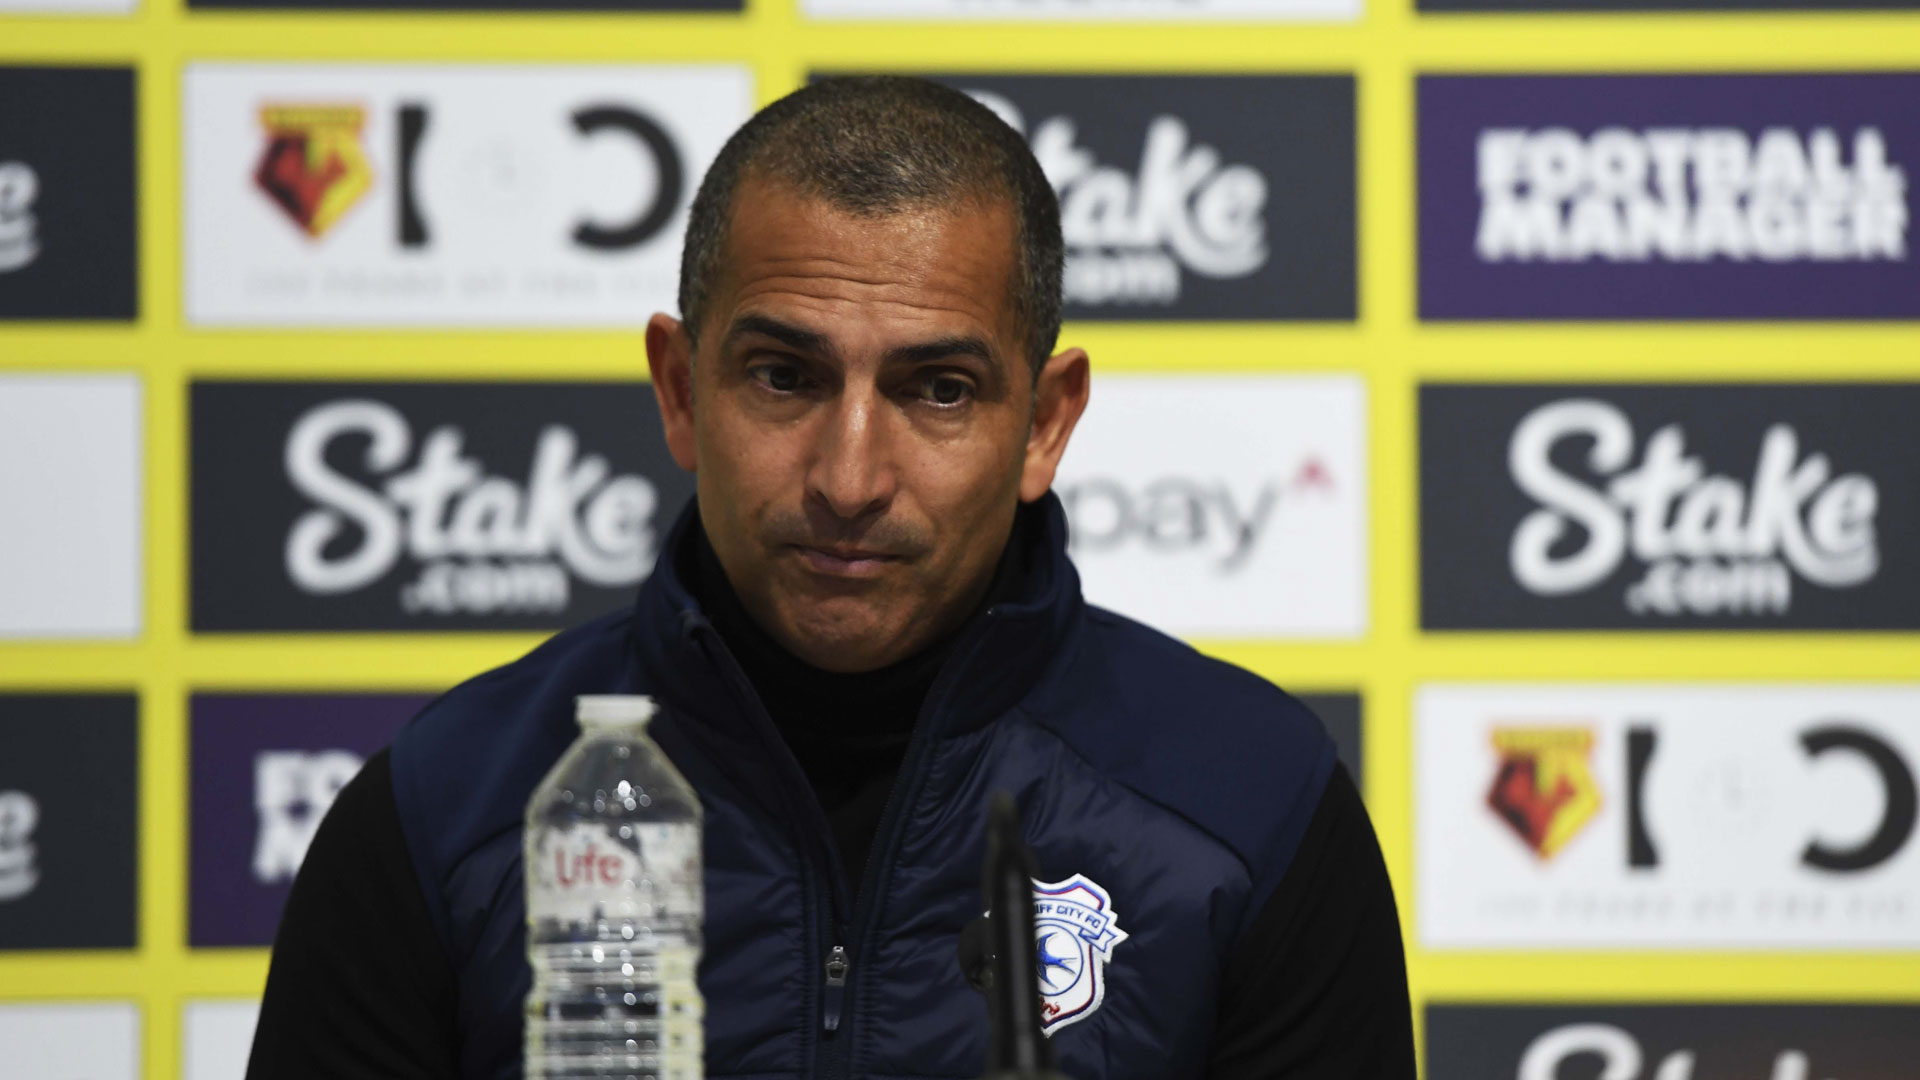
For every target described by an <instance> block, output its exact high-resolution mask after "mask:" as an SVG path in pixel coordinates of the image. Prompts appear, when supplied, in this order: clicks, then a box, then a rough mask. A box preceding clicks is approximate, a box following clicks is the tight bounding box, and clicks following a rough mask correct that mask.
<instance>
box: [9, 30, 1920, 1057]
mask: <svg viewBox="0 0 1920 1080" xmlns="http://www.w3.org/2000/svg"><path fill="white" fill-rule="evenodd" d="M1916 7H1920V0H1848V2H1844V3H1835V2H1831V0H1744V2H1742V0H451V2H439V0H413V2H412V3H410V4H409V3H405V2H392V0H296V2H286V0H185V2H183V0H0V1075H3V1076H7V1077H15V1076H18V1077H49V1076H60V1077H84V1078H87V1080H122V1078H131V1077H143V1078H146V1080H171V1078H175V1077H186V1078H190V1080H222V1078H237V1077H238V1076H239V1075H240V1073H241V1070H242V1068H243V1063H244V1058H245V1052H246V1044H247V1040H248V1038H249V1034H250V1031H251V1027H252V1023H253V1010H254V1007H255V1002H256V1001H257V998H258V994H259V991H260V988H261V984H262V979H263V976H264V973H265V970H266V963H267V954H266V945H267V943H268V942H269V940H270V938H271V935H272V932H273V927H274V925H275V922H276V920H277V918H278V914H279V910H280V907H281V904H282V903H283V901H284V899H285V897H286V894H287V889H288V886H289V883H290V882H291V880H292V878H293V875H294V873H295V871H296V870H297V868H298V866H299V863H300V860H301V858H302V856H303V854H304V852H305V850H306V845H307V842H308V840H309V839H310V838H311V836H312V834H313V831H314V828H315V826H316V824H317V822H318V819H319V817H320V815H321V814H322V813H323V811H324V808H325V807H326V806H327V804H328V803H329V801H330V800H331V799H332V797H333V795H334V794H335V793H336V792H337V791H338V790H339V788H340V787H341V785H342V784H344V783H345V782H346V781H347V779H348V778H349V777H351V776H352V775H353V773H354V772H355V771H356V770H357V769H358V768H359V767H360V764H361V762H362V761H363V760H364V759H365V757H366V756H367V755H368V754H370V753H371V752H373V751H374V750H375V749H377V748H378V747H380V746H381V745H383V744H384V743H385V742H386V741H387V740H388V739H390V738H391V736H392V733H393V732H394V731H395V730H396V729H397V728H398V726H399V725H401V724H402V723H404V722H405V721H406V719H407V717H409V716H410V715H411V714H412V713H413V712H414V711H415V710H416V709H417V708H418V707H419V706H420V705H421V704H422V703H423V702H425V701H426V700H428V699H429V698H430V697H431V696H432V695H433V694H435V693H437V692H438V691H440V690H441V689H443V688H445V687H447V686H449V685H450V684H452V683H454V682H456V681H458V680H460V679H462V678H464V677H466V676H469V675H471V674H473V673H475V672H478V671H480V670H483V669H485V668H487V667H490V666H492V665H495V664H498V663H501V662H504V661H506V660H508V659H511V658H512V657H514V656H516V655H519V654H520V653H522V652H524V651H526V650H527V649H528V648H530V647H532V646H533V645H534V644H535V643H536V642H538V641H539V640H540V639H541V638H542V637H543V636H544V635H545V634H547V633H549V632H551V631H552V630H553V629H555V628H558V627H560V626H563V625H566V624H569V623H573V622H577V621H579V620H581V619H584V618H587V617H589V616H591V615H593V614H596V613H598V612H601V611H604V610H607V609H609V608H610V607H613V606H615V605H618V604H621V603H623V602H625V598H626V597H628V596H629V595H630V594H631V593H632V590H633V589H634V587H635V586H636V585H637V584H638V583H639V581H640V580H641V579H642V577H643V576H644V575H645V573H646V572H647V570H648V568H649V567H650V565H651V564H652V561H653V559H654V556H655V554H656V551H657V547H658V544H659V542H660V538H661V536H662V533H663V530H664V527H665V525H666V523H667V522H668V520H669V519H670V517H671V515H672V514H673V513H674V511H675V510H676V509H677V508H678V507H679V506H680V505H681V504H682V502H683V501H684V500H685V499H686V498H687V496H688V494H689V491H690V488H691V485H690V482H689V480H688V478H687V477H686V476H684V475H682V474H680V473H679V472H678V471H676V470H675V468H674V467H673V465H672V463H671V462H670V461H669V460H668V458H667V456H666V454H665V452H664V450H663V448H662V447H661V445H660V439H659V420H658V416H657V414H656V412H655V411H654V406H653V404H652V401H651V395H650V393H649V391H648V388H647V387H646V386H645V384H644V382H642V381H641V379H642V375H643V371H644V357H643V353H642V342H641V333H640V331H641V328H642V326H643V324H644V321H645V319H646V318H647V316H648V314H649V313H650V312H652V311H653V310H655V309H667V310H671V309H672V297H673V289H674V278H675V270H676V265H677V259H678V245H679V235H680V232H681V229H682V227H683V224H684V220H685V212H686V206H687V204H688V202H689V200H690V198H691V195H692V192H693V190H694V189H695V187H696V185H697V184H698V181H699V178H700V176H701V175H702V172H703V170H704V169H705V167H706V165H707V164H708V162H709V161H711V159H712V158H713V156H714V154H715V153H716V152H717V151H718V149H719V147H720V145H721V143H722V141H723V140H724V138H725V137H726V135H727V133H728V132H729V131H730V130H731V129H732V128H733V127H734V126H735V125H737V124H738V123H740V122H741V120H743V119H744V118H745V117H746V116H747V115H749V114H750V112H751V111H752V110H753V109H754V108H755V107H756V106H757V105H758V104H761V103H764V102H766V101H769V100H772V99H773V98H775V97H778V96H779V95H781V94H783V93H786V92H787V91H789V90H791V89H793V88H795V87H797V86H799V85H802V84H803V83H804V82H805V81H807V80H808V79H811V78H815V77H818V76H820V75H822V74H830V73H838V72H860V71H882V70H884V71H901V72H912V73H918V74H925V75H929V76H932V77H936V78H939V79H941V80H944V81H947V82H949V83H951V84H953V85H955V86H958V87H961V88H963V89H965V90H967V91H969V92H971V93H973V94H975V95H976V96H977V97H979V98H980V99H981V100H983V101H985V102H986V103H988V104H989V105H991V106H992V107H993V108H995V109H996V110H998V111H999V112H1000V113H1001V115H1003V116H1004V117H1006V118H1007V120H1008V121H1009V122H1010V123H1012V124H1014V125H1015V126H1016V127H1017V128H1019V129H1020V130H1021V131H1022V132H1023V133H1024V134H1025V135H1026V136H1027V137H1028V138H1029V139H1030V140H1031V142H1032V144H1033V146H1034V149H1035V152H1036V154H1037V155H1038V156H1039V157H1040V159H1041V162H1042V164H1043V165H1044V166H1045V168H1046V170H1047V173H1048V175H1049V177H1050V178H1051V179H1052V180H1053V182H1054V183H1055V185H1056V186H1057V187H1058V189H1059V192H1060V196H1061V200H1062V207H1063V218H1064V226H1065V230H1066V239H1067V245H1068V248H1069V252H1070V254H1069V264H1068V270H1067V277H1066V288H1067V312H1068V316H1069V323H1068V326H1067V329H1066V333H1065V340H1066V341H1067V342H1069V343H1072V344H1079V345H1084V346H1086V347H1087V348H1088V349H1089V350H1090V351H1091V353H1092V355H1093V357H1094V364H1095V370H1096V380H1095V384H1094V385H1095V389H1094V400H1093V406H1092V409H1091V411H1090V412H1089V413H1088V415H1087V418H1086V421H1085V423H1084V424H1083V426H1082V428H1081V430H1080V431H1079V433H1078V434H1077V435H1076V437H1075V440H1074V443H1073V447H1072V449H1071V451H1070V452H1069V453H1068V456H1067V458H1066V461H1065V464H1064V466H1063V467H1062V470H1061V475H1060V478H1059V481H1058V483H1057V485H1056V487H1057V490H1058V491H1059V493H1060V495H1061V497H1062V498H1063V499H1064V501H1065V503H1066V505H1067V508H1068V512H1069V514H1070V516H1071V519H1072V525H1073V533H1074V541H1073V543H1074V555H1075V557H1076V558H1077V559H1078V560H1079V563H1080V565H1081V567H1082V569H1083V573H1084V577H1085V583H1086V589H1087V592H1088V594H1089V595H1090V597H1091V598H1092V599H1093V600H1095V601H1096V602H1099V603H1103V604H1106V605H1108V606H1111V607H1114V608H1117V609H1119V610H1121V611H1124V612H1127V613H1130V614H1133V615H1136V616H1139V617H1141V618H1144V619H1146V620H1148V621H1151V622H1153V623H1155V624H1157V625H1160V626H1163V627H1165V628H1167V629H1169V630H1171V631H1173V632H1175V633H1178V634H1180V635H1182V636H1184V637H1186V638H1188V639H1190V640H1192V641H1194V642H1195V643H1196V644H1197V645H1198V646H1199V647H1201V648H1203V649H1205V650H1207V651H1209V652H1212V653H1215V654H1217V655H1220V656H1223V657H1225V658H1227V659H1229V660H1232V661H1234V662H1237V663H1240V664H1244V665H1246V666H1248V667H1251V668H1252V669H1254V670H1255V671H1258V672H1260V673H1261V674H1263V675H1266V676H1268V677H1269V678H1272V679H1274V680H1275V681H1277V682H1280V683H1281V684H1283V685H1285V686H1288V687H1290V688H1293V689H1294V690H1296V691H1297V692H1300V693H1301V694H1303V695H1304V696H1306V697H1307V699H1308V701H1309V702H1310V704H1312V705H1313V707H1314V708H1315V709H1316V710H1317V711H1318V712H1319V713H1320V714H1321V715H1322V717H1323V718H1325V720H1326V721H1327V723H1328V726H1329V728H1330V729H1331V730H1332V731H1333V732H1334V733H1335V735H1336V738H1337V739H1338V740H1339V741H1340V744H1341V749H1342V753H1343V756H1345V757H1346V758H1347V759H1348V761H1349V764H1350V765H1351V767H1352V768H1353V769H1354V770H1355V771H1356V773H1357V774H1359V775H1361V776H1362V777H1363V779H1364V789H1365V794H1366V798H1367V801H1368V804H1369V806H1370V807H1371V809H1372V811H1373V815H1374V820H1375V823H1376V826H1377V828H1378V830H1379V833H1380V837H1381V841H1382V844H1383V846H1384V848H1385V853H1386V857H1387V861H1388V865H1389V867H1390V869H1391V871H1392V873H1393V878H1394V882H1395V886H1396V889H1397V891H1398V895H1399V898H1400V903H1401V910H1402V913H1403V919H1404V926H1405V931H1406V938H1407V943H1408V949H1409V968H1410V975H1411V979H1412V989H1413V995H1414V1000H1415V1005H1416V1015H1417V1018H1418V1020H1419V1027H1420V1036H1421V1045H1422V1055H1423V1067H1424V1069H1425V1071H1426V1075H1427V1076H1428V1077H1429V1078H1431V1080H1482V1078H1488V1077H1503V1076H1512V1077H1515V1078H1516V1080H1576V1078H1579V1077H1592V1076H1595V1075H1599V1074H1600V1073H1601V1072H1602V1071H1603V1070H1604V1075H1606V1076H1607V1077H1610V1078H1614V1080H1653V1078H1654V1077H1656V1076H1658V1077H1660V1078H1662V1080H1682V1078H1697V1080H1753V1078H1759V1077H1770V1078H1772V1080H1814V1078H1819V1080H1895V1078H1897V1077H1911V1076H1913V1075H1914V1071H1913V1070H1914V1068H1915V1066H1914V1062H1915V1060H1916V1057H1920V1046H1916V1044H1915V1042H1914V1039H1915V1032H1916V1031H1920V840H1917V839H1916V838H1915V837H1914V833H1915V831H1916V784H1915V778H1916V774H1917V773H1920V335H1917V334H1916V332H1915V327H1914V324H1913V320H1914V319H1915V318H1916V317H1920V257H1916V255H1915V253H1914V240H1915V236H1914V231H1913V220H1912V219H1913V216H1914V213H1913V208H1914V199H1913V193H1912V192H1911V191H1910V173H1911V170H1913V169H1915V168H1916V167H1920V11H1916V10H1914V9H1915V8H1916ZM1846 9H1856V10H1846ZM1857 9H1874V10H1857ZM1167 721H1168V723H1169V724H1174V725H1177V724H1178V723H1179V717H1177V716H1170V717H1168V718H1167ZM1117 899H1120V898H1117ZM1120 902H1121V903H1123V904H1124V899H1120ZM1563 1066H1564V1067H1563Z"/></svg>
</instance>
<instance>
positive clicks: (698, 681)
mask: <svg viewBox="0 0 1920 1080" xmlns="http://www.w3.org/2000/svg"><path fill="white" fill-rule="evenodd" d="M1019 512H1020V514H1021V515H1022V516H1023V517H1024V518H1026V521H1025V522H1024V524H1025V526H1026V527H1024V528H1016V529H1014V532H1013V541H1012V542H1014V543H1024V544H1026V545H1027V550H1026V551H1025V552H1024V555H1025V558H1026V559H1027V565H1028V573H1027V574H1026V577H1025V584H1024V587H1023V589H1022V590H1021V592H1020V594H1019V596H1018V597H1017V598H1016V599H1014V600H1012V601H1004V602H1001V603H998V604H995V605H993V606H992V607H990V608H989V609H988V610H987V612H986V613H985V615H983V616H982V617H981V618H980V619H978V620H976V621H975V622H974V623H973V624H971V625H970V626H969V627H967V628H966V629H964V630H962V631H961V640H960V641H958V642H957V643H956V645H955V648H954V650H953V654H952V655H951V656H950V657H949V658H948V660H947V662H946V665H945V666H944V667H943V668H942V669H941V671H940V674H939V675H938V676H937V677H936V678H935V679H934V684H933V689H932V690H931V691H930V692H929V694H928V702H927V705H926V706H923V710H922V715H923V716H927V717H931V718H933V721H934V722H935V723H937V724H938V725H939V728H940V731H941V732H942V733H946V734H956V733H959V732H962V731H968V730H972V729H975V728H978V727H980V726H983V725H985V724H987V723H989V722H990V721H992V720H993V719H994V718H995V717H997V716H999V715H1000V714H1002V713H1004V712H1006V711H1007V710H1008V709H1010V708H1012V707H1013V706H1014V705H1015V704H1017V703H1018V702H1019V701H1020V700H1021V699H1022V698H1024V697H1026V696H1027V694H1028V693H1029V692H1030V691H1031V690H1032V689H1033V688H1034V686H1035V685H1036V684H1037V683H1038V682H1039V680H1040V677H1041V676H1042V675H1043V674H1044V673H1045V671H1046V669H1047V667H1048V665H1049V664H1050V663H1051V662H1052V660H1053V658H1054V656H1055V654H1057V653H1058V652H1059V651H1060V650H1061V649H1062V647H1063V646H1064V645H1065V644H1066V642H1067V640H1068V638H1069V636H1070V635H1071V634H1072V632H1073V629H1074V626H1075V624H1076V622H1077V620H1078V619H1079V617H1080V615H1081V614H1082V612H1083V610H1084V607H1085V604H1084V601H1083V600H1082V599H1081V596H1080V576H1079V574H1078V573H1076V572H1075V570H1074V568H1073V562H1072V560H1070V559H1069V558H1068V557H1067V518H1066V511H1065V509H1064V508H1063V507H1062V506H1061V504H1060V500H1059V498H1058V497H1057V496H1055V495H1054V494H1053V492H1051V491H1049V492H1048V493H1047V494H1046V495H1045V496H1043V497H1042V498H1041V499H1040V500H1039V501H1038V502H1036V503H1034V504H1032V505H1028V506H1022V507H1021V508H1020V511H1019ZM698 513H699V508H698V505H697V504H696V502H695V501H694V500H691V499H689V500H688V501H687V505H686V507H685V508H684V509H682V510H681V512H680V516H679V518H678V519H676V520H675V522H674V524H673V527H672V528H671V529H670V530H669V531H668V533H667V536H666V540H665V542H664V543H663V544H662V545H661V547H660V556H659V559H658V560H657V561H656V563H655V564H654V569H653V574H652V576H650V577H649V578H648V579H647V581H646V583H645V584H643V585H642V586H641V587H640V595H639V597H638V598H637V600H636V601H635V606H634V619H633V644H634V648H635V650H636V652H637V654H638V657H639V660H640V663H641V667H642V669H643V670H644V671H645V673H646V677H647V682H648V683H649V684H650V685H651V687H652V690H653V693H654V694H655V695H656V696H657V697H659V698H660V699H661V701H662V703H663V704H665V705H666V706H667V707H668V708H669V709H674V710H677V711H681V712H687V713H691V714H694V715H698V716H701V717H703V718H708V719H710V720H711V721H712V722H715V723H720V724H725V725H727V726H728V727H729V729H730V730H729V732H728V733H729V734H732V735H735V736H738V737H743V738H744V737H748V736H749V735H750V734H751V731H752V729H751V727H750V726H749V725H747V724H746V723H745V722H744V721H745V718H744V717H741V716H739V712H740V709H739V708H738V707H737V705H736V702H737V700H738V697H739V694H740V693H742V692H743V691H744V692H747V693H751V690H750V689H749V688H746V687H742V686H740V685H738V682H739V681H740V680H737V679H735V678H734V677H733V675H732V672H733V671H734V669H735V668H734V664H733V662H732V658H731V657H730V656H727V655H724V654H725V651H726V646H725V645H724V643H722V642H721V641H720V635H719V634H718V633H717V632H715V631H714V629H713V625H712V623H711V622H710V621H709V620H708V618H707V615H706V613H705V612H704V611H702V610H701V608H700V603H699V601H698V600H696V599H695V598H694V596H693V593H692V591H691V590H690V589H689V588H688V586H687V583H686V582H685V581H684V580H683V579H682V577H681V574H680V572H679V567H680V566H681V565H683V563H682V559H683V558H684V557H685V556H687V555H689V554H690V550H689V549H690V546H691V545H692V544H693V543H694V524H695V521H696V515H697V514H698Z"/></svg>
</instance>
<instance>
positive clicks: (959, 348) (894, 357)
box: [886, 334, 994, 364]
mask: <svg viewBox="0 0 1920 1080" xmlns="http://www.w3.org/2000/svg"><path fill="white" fill-rule="evenodd" d="M949 356H971V357H973V358H975V359H977V360H984V361H986V362H987V363H989V364H991V363H993V361H994V356H993V349H992V348H991V347H989V346H988V345H987V343H986V342H985V341H983V340H981V339H980V338H977V337H971V336H969V335H966V334H958V335H955V336H953V337H943V338H936V339H934V340H933V341H923V342H920V343H918V344H915V345H901V346H898V347H897V348H892V349H888V350H887V358H886V362H887V363H889V364H924V363H928V362H930V361H933V360H944V359H946V358H947V357H949Z"/></svg>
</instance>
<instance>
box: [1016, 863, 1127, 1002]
mask: <svg viewBox="0 0 1920 1080" xmlns="http://www.w3.org/2000/svg"><path fill="white" fill-rule="evenodd" d="M1033 929H1034V938H1035V945H1036V947H1037V948H1038V950H1039V972H1040V1029H1041V1030H1042V1031H1045V1032H1046V1033H1047V1034H1048V1035H1052V1034H1053V1033H1054V1032H1055V1031H1057V1030H1058V1029H1060V1028H1063V1027H1066V1026H1067V1025H1068V1024H1071V1023H1073V1022H1074V1021H1076V1020H1084V1019H1086V1018H1087V1017H1089V1016H1092V1015H1093V1013H1094V1011H1095V1010H1097V1009H1099V1008H1100V1002H1101V1001H1102V1000H1104V999H1105V998H1106V994H1107V971H1106V968H1107V963H1108V961H1110V960H1112V959H1113V950H1114V947H1115V946H1117V945H1119V944H1120V943H1121V942H1123V941H1125V940H1127V932H1126V931H1125V930H1122V929H1120V924H1119V921H1118V919H1117V917H1116V916H1115V914H1114V910H1113V900H1112V898H1111V897H1109V896H1108V895H1107V890H1105V889H1103V888H1101V887H1100V886H1099V885H1098V884H1096V883H1094V882H1092V881H1089V880H1088V879H1087V877H1086V875H1085V874H1075V875H1073V876H1072V877H1070V878H1068V879H1066V880H1065V881H1056V882H1052V883H1048V882H1044V881H1035V882H1034V883H1033Z"/></svg>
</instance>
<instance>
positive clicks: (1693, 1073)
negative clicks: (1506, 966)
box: [1426, 1002, 1920, 1080]
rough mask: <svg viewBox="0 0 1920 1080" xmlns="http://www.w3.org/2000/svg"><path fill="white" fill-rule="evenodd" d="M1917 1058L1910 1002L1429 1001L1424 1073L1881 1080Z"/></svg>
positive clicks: (1917, 1021) (1617, 1079) (1456, 1079)
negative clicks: (1905, 1003) (1508, 1003)
mask: <svg viewBox="0 0 1920 1080" xmlns="http://www.w3.org/2000/svg"><path fill="white" fill-rule="evenodd" d="M1917 1059H1920V1006H1916V1005H1868V1004H1831V1003H1821V1004H1811V1003H1809V1004H1797V1003H1796V1004H1775V1003H1772V1002H1769V1003H1767V1004H1764V1005H1756V1004H1731V1003H1729V1004H1711V1005H1692V1004H1688V1005H1679V1004H1657V1005H1656V1004H1647V1005H1641V1004H1631V1005H1620V1004H1612V1003H1609V1004H1599V1003H1595V1004H1582V1005H1477V1004H1476V1005H1467V1004H1458V1005H1456V1004H1436V1005H1429V1006H1427V1073H1426V1075H1427V1076H1428V1078H1429V1080H1486V1078H1488V1077H1496V1076H1498V1077H1513V1078H1514V1080H1559V1078H1562V1077H1568V1078H1571V1077H1578V1076H1598V1077H1603V1078H1605V1080H1763V1078H1768V1077H1771V1078H1772V1080H1809V1078H1811V1077H1822V1078H1830V1080H1883V1078H1888V1080H1890V1078H1892V1077H1896V1076H1907V1075H1911V1073H1912V1070H1913V1063H1914V1061H1915V1060H1917ZM1596 1066H1597V1067H1598V1072H1595V1071H1594V1070H1595V1067H1596Z"/></svg>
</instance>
